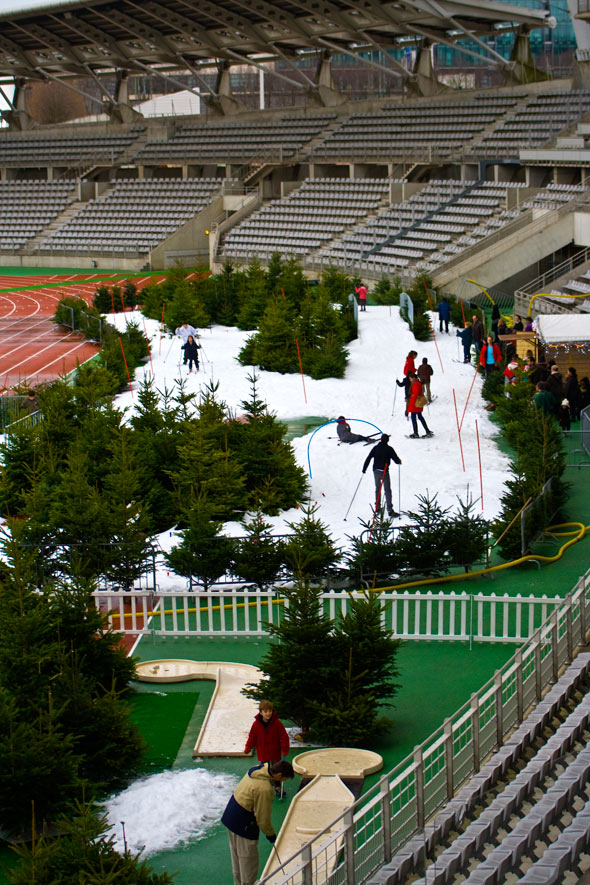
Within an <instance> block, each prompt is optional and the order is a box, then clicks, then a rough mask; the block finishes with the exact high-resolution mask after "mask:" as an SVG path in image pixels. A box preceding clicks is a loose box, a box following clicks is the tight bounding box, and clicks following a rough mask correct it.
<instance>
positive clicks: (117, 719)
mask: <svg viewBox="0 0 590 885" xmlns="http://www.w3.org/2000/svg"><path fill="white" fill-rule="evenodd" d="M20 532H21V523H20V522H16V523H14V525H13V526H12V533H10V534H7V535H6V536H5V539H4V551H3V552H4V563H3V565H2V568H1V570H0V622H1V623H2V627H3V629H2V631H0V754H1V758H2V761H3V764H2V766H1V767H0V769H1V770H0V819H1V821H2V824H3V825H5V826H7V827H9V828H26V827H27V826H28V825H30V814H31V803H32V802H34V803H35V808H36V811H37V814H38V815H39V817H40V818H41V817H43V818H46V819H48V820H54V819H55V815H56V814H57V813H59V812H60V811H62V810H63V806H64V803H65V802H67V801H70V800H71V799H73V798H75V796H76V794H78V793H79V791H80V790H81V788H82V781H84V780H86V782H87V783H88V784H89V786H90V788H91V789H98V787H99V786H100V787H102V788H104V787H107V788H108V786H110V785H112V784H113V783H114V782H115V781H117V780H118V779H120V778H121V777H122V776H123V775H125V774H127V773H129V771H130V770H131V768H133V767H135V765H137V763H138V762H139V760H140V759H141V754H142V750H143V743H142V741H141V738H140V737H139V734H138V732H137V730H136V729H135V727H134V726H133V725H132V724H131V722H130V719H129V715H128V710H127V708H126V706H125V705H124V704H122V703H121V700H120V695H121V693H122V692H124V691H125V690H126V689H127V687H128V683H129V680H130V679H131V678H132V677H133V675H134V665H133V662H132V661H131V660H130V659H129V658H127V656H126V654H125V651H124V650H123V649H122V648H120V646H119V644H118V637H116V636H115V635H114V634H113V633H111V632H110V631H108V630H106V629H105V627H106V624H105V621H104V618H103V616H102V615H101V614H100V612H98V611H97V610H96V608H95V607H94V605H93V601H92V598H91V595H90V594H91V590H92V585H89V584H85V583H84V582H80V583H69V582H68V583H63V584H60V585H52V584H49V585H40V586H39V585H38V583H37V581H36V577H35V570H34V556H35V553H34V552H33V551H30V550H27V548H26V547H25V546H24V545H23V544H22V538H21V534H20Z"/></svg>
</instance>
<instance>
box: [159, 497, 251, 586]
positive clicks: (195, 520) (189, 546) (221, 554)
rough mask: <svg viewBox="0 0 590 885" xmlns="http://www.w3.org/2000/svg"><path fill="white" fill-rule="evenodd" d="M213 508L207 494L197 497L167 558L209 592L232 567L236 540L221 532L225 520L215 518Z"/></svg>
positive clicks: (172, 567) (183, 573)
mask: <svg viewBox="0 0 590 885" xmlns="http://www.w3.org/2000/svg"><path fill="white" fill-rule="evenodd" d="M213 512H214V509H213V507H212V506H211V505H210V504H209V503H208V502H207V500H206V499H205V498H204V497H201V498H198V499H194V500H193V502H192V506H190V507H189V508H187V510H186V511H185V519H186V521H187V523H188V524H187V527H186V528H185V529H182V531H180V532H179V536H180V539H181V540H180V543H179V544H176V545H175V546H174V547H173V548H172V549H171V550H170V552H169V553H165V554H164V559H165V560H166V562H167V563H168V565H169V566H170V568H171V569H172V570H173V571H174V572H176V574H177V575H183V577H185V578H188V579H189V581H190V582H191V587H192V582H193V581H196V582H197V583H200V584H202V585H203V589H204V590H205V591H207V590H208V589H209V586H210V585H211V584H213V583H214V582H215V581H216V580H217V579H218V578H219V577H221V575H223V574H224V573H225V572H226V571H228V570H229V568H230V566H231V563H232V560H233V555H234V546H235V545H234V542H233V540H232V539H231V538H227V537H225V536H224V535H222V534H221V528H222V523H221V522H218V521H216V520H215V519H213Z"/></svg>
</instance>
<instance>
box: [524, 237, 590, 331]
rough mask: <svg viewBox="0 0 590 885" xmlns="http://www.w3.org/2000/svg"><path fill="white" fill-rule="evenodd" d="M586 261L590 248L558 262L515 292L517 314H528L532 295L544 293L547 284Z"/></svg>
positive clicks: (588, 257) (589, 254)
mask: <svg viewBox="0 0 590 885" xmlns="http://www.w3.org/2000/svg"><path fill="white" fill-rule="evenodd" d="M587 261H590V248H585V249H580V250H579V251H578V252H576V253H575V255H571V256H570V257H569V258H567V259H566V260H565V261H562V262H560V264H555V265H554V266H553V267H551V268H550V269H549V270H548V271H545V273H542V274H541V275H540V276H538V277H535V278H534V279H533V280H531V281H530V282H528V283H527V284H526V285H525V286H522V287H521V288H520V289H517V290H516V291H515V293H514V309H515V310H516V311H517V312H519V314H520V315H521V316H526V315H527V314H528V309H529V302H530V300H531V296H532V295H535V294H536V293H537V292H545V291H546V290H547V288H548V287H549V284H550V283H552V282H553V281H554V280H557V279H558V278H559V277H562V276H564V275H565V274H568V273H571V271H572V270H574V268H576V267H580V265H582V264H586V262H587Z"/></svg>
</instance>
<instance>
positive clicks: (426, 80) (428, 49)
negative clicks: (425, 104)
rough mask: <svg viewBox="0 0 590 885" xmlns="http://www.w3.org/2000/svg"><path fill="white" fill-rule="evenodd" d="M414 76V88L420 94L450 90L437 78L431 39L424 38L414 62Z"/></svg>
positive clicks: (434, 93)
mask: <svg viewBox="0 0 590 885" xmlns="http://www.w3.org/2000/svg"><path fill="white" fill-rule="evenodd" d="M414 77H415V79H414V85H413V87H412V88H413V89H415V90H416V91H417V92H418V93H419V94H420V95H427V96H428V95H439V94H440V93H441V92H448V91H449V90H448V87H447V86H445V85H444V84H443V83H440V82H439V81H438V79H437V76H436V72H435V70H434V64H433V61H432V43H431V42H430V41H429V40H423V41H422V45H421V46H420V48H419V49H418V54H417V56H416V62H415V64H414Z"/></svg>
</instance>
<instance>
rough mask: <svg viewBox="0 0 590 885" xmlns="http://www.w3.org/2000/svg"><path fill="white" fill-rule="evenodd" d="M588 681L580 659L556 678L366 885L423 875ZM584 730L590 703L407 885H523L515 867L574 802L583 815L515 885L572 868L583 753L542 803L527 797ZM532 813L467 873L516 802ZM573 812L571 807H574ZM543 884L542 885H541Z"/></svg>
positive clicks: (581, 835)
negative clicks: (458, 884) (509, 880)
mask: <svg viewBox="0 0 590 885" xmlns="http://www.w3.org/2000/svg"><path fill="white" fill-rule="evenodd" d="M589 675H590V654H586V653H584V654H580V655H579V656H578V657H577V658H576V659H575V660H574V661H573V662H572V663H571V664H570V666H569V667H568V668H567V670H566V671H565V673H564V674H563V676H562V677H561V678H560V679H559V680H558V682H557V683H556V684H555V685H554V686H553V687H552V688H551V689H550V691H549V692H548V694H547V695H546V696H545V698H544V699H543V700H542V701H541V702H540V703H539V704H537V706H536V707H535V709H534V710H533V711H532V713H531V714H530V715H529V716H528V717H527V718H526V719H525V720H524V722H522V724H521V725H520V726H519V727H518V728H517V729H516V730H515V731H514V732H513V733H512V735H511V736H510V737H509V738H508V739H507V740H506V741H505V743H504V744H503V746H502V747H500V749H499V750H498V751H497V752H496V753H494V755H493V756H492V758H491V759H490V761H489V762H487V763H486V764H485V765H484V766H483V767H482V768H481V770H480V771H479V772H478V773H477V774H476V775H474V777H472V778H471V780H470V781H469V783H468V784H466V786H464V787H463V788H462V789H461V790H460V791H459V792H458V793H457V795H456V796H455V798H453V799H451V801H450V802H448V803H447V804H446V805H445V806H444V807H443V809H442V810H441V811H440V812H439V813H438V814H437V815H436V816H435V817H434V819H433V820H432V822H429V823H428V824H427V825H426V827H425V829H424V831H423V832H421V833H419V834H418V835H416V836H415V837H413V838H412V839H410V840H409V842H408V843H407V844H406V845H405V847H404V848H403V849H401V850H400V851H398V852H397V854H396V855H395V856H394V858H393V859H392V861H391V862H390V863H389V864H386V865H385V866H384V867H383V868H382V869H381V870H380V871H379V873H378V874H377V875H376V876H375V877H373V878H372V879H371V882H370V885H399V883H402V882H404V881H405V879H406V878H407V877H408V876H409V875H411V874H412V873H415V872H417V871H419V870H420V869H421V868H423V867H424V864H425V862H426V859H427V857H428V856H429V855H433V854H434V850H435V848H436V846H437V845H440V844H441V843H443V842H444V841H445V840H447V838H448V837H449V834H450V833H451V832H452V831H455V830H458V829H459V828H460V827H461V825H462V822H463V821H464V819H465V818H466V817H467V816H469V815H473V814H474V811H475V809H476V806H478V805H481V804H482V800H483V797H484V795H485V794H486V793H487V792H488V791H489V790H490V789H492V788H493V787H494V786H496V785H498V784H499V782H500V781H501V780H503V779H505V778H506V777H507V775H508V774H509V772H510V771H511V770H514V769H515V768H516V767H517V765H518V763H519V760H521V759H522V758H523V754H524V753H525V751H527V750H529V752H530V750H531V748H532V747H533V745H534V743H535V742H536V741H538V740H539V739H542V738H543V734H544V731H545V729H546V728H547V727H548V725H549V724H550V723H551V721H552V720H553V719H554V718H555V717H556V715H557V713H558V712H559V710H560V709H561V708H562V707H563V706H564V704H565V703H566V702H567V701H568V699H570V698H571V697H572V696H573V694H574V692H575V691H576V690H579V689H580V688H582V687H583V688H584V689H585V688H586V683H587V679H588V676H589ZM589 727H590V695H589V694H585V695H584V697H583V699H582V701H580V703H579V704H578V705H577V706H576V708H575V709H574V710H573V711H572V712H571V713H570V714H569V716H568V717H567V719H566V720H565V721H564V722H563V723H562V724H561V725H560V726H559V728H558V729H557V730H556V731H555V733H554V734H553V735H552V736H551V737H550V738H549V739H548V740H547V741H546V743H545V744H544V745H543V746H542V747H541V748H540V749H539V750H538V751H537V752H536V753H535V755H534V756H533V758H532V759H530V761H529V762H528V763H527V764H526V765H525V766H524V768H523V769H522V770H521V771H520V772H519V773H518V774H517V775H516V777H515V778H514V779H513V780H511V781H510V782H509V783H508V785H507V786H506V787H505V788H504V789H503V790H501V791H500V792H499V793H498V794H497V795H496V797H495V798H494V800H493V801H492V802H491V804H490V805H488V806H487V807H486V808H485V809H484V810H483V811H482V812H481V814H479V816H477V817H476V818H475V820H473V821H472V822H471V823H470V824H469V825H468V826H467V827H466V829H465V831H464V832H463V833H462V834H461V835H459V836H458V837H457V838H456V839H454V841H453V842H451V844H450V846H449V847H448V848H446V849H445V850H444V851H443V852H442V853H441V854H439V855H438V856H437V857H436V861H435V862H434V863H433V864H432V865H431V866H429V867H427V868H426V870H425V875H424V877H423V878H422V879H420V880H415V885H444V883H449V882H451V881H452V880H453V878H454V876H455V875H456V874H457V873H459V872H461V873H462V874H463V876H466V879H465V881H467V882H469V883H471V885H476V883H477V885H491V883H499V882H504V881H506V876H507V874H508V873H512V874H514V875H516V876H517V877H518V878H519V879H520V878H522V877H523V873H522V871H520V869H519V864H520V862H521V860H522V858H523V857H524V856H525V855H526V854H527V853H529V852H530V851H531V849H532V847H533V845H534V843H535V841H536V840H538V839H539V838H540V837H541V836H546V835H547V832H548V830H549V827H550V826H552V825H554V824H555V823H556V822H557V821H558V819H559V818H560V816H561V815H562V813H563V812H564V810H566V809H567V810H569V811H570V813H573V812H575V808H574V800H575V799H576V797H578V800H579V799H580V797H583V799H582V801H583V803H584V807H583V809H582V810H581V811H580V812H579V814H576V816H575V818H574V820H573V822H572V824H571V825H570V826H566V827H565V828H564V829H563V830H562V832H561V834H560V835H559V837H558V839H557V840H556V841H555V842H554V843H553V844H552V845H551V846H549V847H548V850H547V851H545V853H544V854H543V856H542V857H541V858H540V859H539V860H538V861H537V862H536V863H533V864H532V865H531V866H530V868H529V870H528V871H527V872H526V875H524V877H523V878H522V880H523V881H526V882H529V883H533V882H534V883H545V885H549V883H552V882H558V881H559V878H558V877H559V876H560V875H561V874H562V873H563V871H564V869H566V868H569V867H567V866H566V867H564V863H565V864H570V865H571V864H572V863H575V862H576V859H577V857H579V853H580V851H581V850H582V848H583V847H585V846H587V845H588V844H590V814H589V810H590V803H589V802H588V795H587V794H586V793H585V788H586V787H587V785H588V780H589V778H590V748H586V747H584V748H583V749H582V750H581V751H580V752H579V753H578V754H577V756H576V758H575V760H574V761H572V762H571V764H570V765H568V766H567V767H566V768H565V770H564V771H563V773H561V774H559V776H557V777H556V780H555V782H554V783H553V785H552V786H551V787H550V788H549V789H547V790H546V792H545V793H544V795H543V796H542V798H540V799H539V800H538V801H534V800H535V797H534V795H533V794H534V791H535V790H536V789H537V788H538V787H539V786H540V785H541V784H542V782H543V780H544V779H545V778H547V777H549V776H550V775H552V774H553V775H555V774H557V770H556V769H557V766H558V763H563V759H564V756H565V755H566V754H568V753H570V752H571V751H572V748H573V747H574V745H575V744H576V742H577V741H579V740H580V739H581V738H582V735H583V733H584V731H586V730H587V729H588V728H589ZM525 801H526V802H532V803H533V804H532V807H531V808H530V810H529V811H528V812H527V813H526V814H525V816H524V817H523V818H522V819H521V820H520V821H519V822H518V823H517V824H516V826H515V827H514V829H513V830H512V831H511V832H510V834H509V835H506V836H505V837H504V838H503V839H502V840H501V841H500V843H499V845H498V846H497V847H496V848H494V849H493V850H492V851H491V852H490V853H489V854H488V856H487V857H486V858H485V859H484V860H482V861H481V862H480V863H479V864H478V865H477V866H476V867H475V869H473V870H471V871H470V870H469V869H468V863H469V861H470V859H472V858H474V857H477V856H478V855H480V856H481V853H482V849H483V846H484V845H485V844H486V843H488V842H490V840H492V839H493V838H496V837H497V836H498V833H499V831H500V829H501V828H505V827H506V825H507V822H508V820H509V819H510V817H511V815H513V814H514V813H515V811H516V810H517V809H520V808H521V806H522V805H523V803H524V802H525ZM578 804H579V801H578ZM543 876H544V877H545V878H542V877H543Z"/></svg>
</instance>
